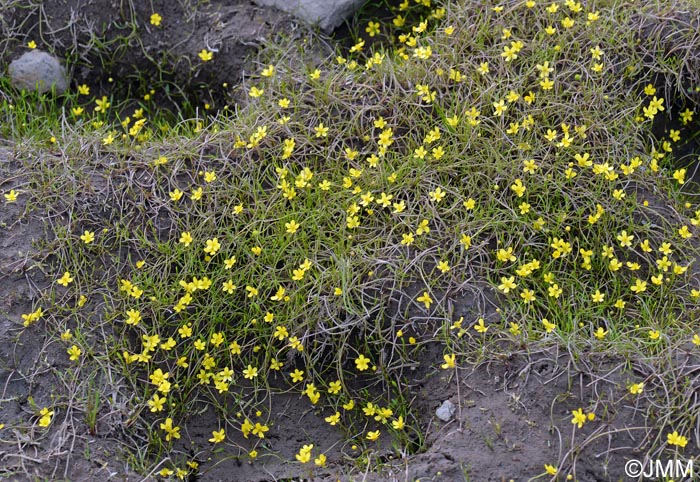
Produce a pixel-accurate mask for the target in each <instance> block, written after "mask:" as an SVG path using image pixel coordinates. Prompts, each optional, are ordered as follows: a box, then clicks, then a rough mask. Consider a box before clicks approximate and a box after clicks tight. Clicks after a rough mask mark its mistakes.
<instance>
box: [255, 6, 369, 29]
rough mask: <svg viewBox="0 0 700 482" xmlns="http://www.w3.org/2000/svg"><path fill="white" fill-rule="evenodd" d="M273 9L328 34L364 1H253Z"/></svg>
mask: <svg viewBox="0 0 700 482" xmlns="http://www.w3.org/2000/svg"><path fill="white" fill-rule="evenodd" d="M254 1H255V2H256V3H258V4H260V5H264V6H266V7H275V8H279V9H280V10H283V11H285V12H287V13H290V14H292V15H295V16H297V17H299V18H300V19H302V20H304V21H306V22H308V23H310V24H312V25H318V26H319V27H321V29H322V30H324V31H326V32H329V31H331V30H333V29H334V28H335V27H337V26H339V25H340V24H341V23H343V21H344V20H345V19H346V18H348V17H349V16H350V15H352V14H353V13H354V12H355V11H356V10H357V9H358V8H360V7H361V6H362V4H363V3H365V0H254Z"/></svg>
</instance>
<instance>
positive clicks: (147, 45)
mask: <svg viewBox="0 0 700 482" xmlns="http://www.w3.org/2000/svg"><path fill="white" fill-rule="evenodd" d="M153 13H158V14H159V15H160V16H161V17H162V22H161V24H160V26H154V25H152V24H151V23H150V17H151V14H153ZM0 16H1V17H2V19H3V22H2V23H0V30H1V31H2V39H3V40H1V41H0V53H1V54H2V55H1V57H2V62H3V63H5V64H7V63H9V62H10V61H11V60H12V59H14V58H15V57H18V56H19V55H21V54H22V53H23V52H24V51H26V50H27V47H26V45H27V43H28V42H29V41H30V40H34V41H35V42H36V43H37V48H39V49H43V50H47V51H49V52H51V53H53V54H54V55H57V56H58V57H59V58H61V59H64V60H65V63H66V64H67V67H68V70H69V73H70V75H71V78H72V88H73V89H77V86H78V85H81V84H87V85H88V86H90V87H91V94H94V95H96V96H97V97H99V96H102V95H106V96H108V97H111V96H115V97H116V98H118V99H131V98H137V99H143V96H144V95H146V94H148V93H149V92H150V91H151V90H154V91H155V92H154V94H153V95H152V98H153V101H154V102H156V103H157V104H158V105H159V106H161V107H164V108H169V109H171V110H173V111H175V112H181V111H184V113H192V112H194V109H195V108H196V107H198V106H199V107H200V108H201V106H202V105H204V103H209V104H210V106H211V108H212V109H215V108H221V107H223V105H224V104H225V103H226V102H227V100H228V98H229V96H230V94H231V90H232V88H233V87H235V86H236V85H237V84H238V83H239V82H240V80H241V79H242V78H243V77H244V76H246V75H248V73H249V72H251V71H252V70H253V69H252V68H250V67H249V66H247V65H246V61H247V59H249V58H250V57H251V56H252V55H253V54H255V52H256V51H257V49H258V48H259V47H260V46H261V45H263V44H265V43H267V42H270V41H272V40H275V41H277V42H280V43H282V44H285V43H290V45H291V42H292V41H294V40H298V37H299V34H300V33H301V32H302V31H303V30H304V29H303V28H302V27H301V26H300V25H298V23H297V22H296V21H295V20H294V19H293V18H291V17H290V16H288V15H286V14H284V13H283V12H280V11H278V10H275V9H267V8H261V7H258V6H256V5H255V4H254V3H252V2H251V1H246V0H232V1H224V0H214V1H211V2H201V4H194V3H192V2H175V1H173V2H170V1H162V0H161V1H152V2H115V1H111V0H88V1H85V0H61V1H52V2H39V3H37V2H32V1H29V0H26V1H20V2H2V4H0ZM202 49H208V50H210V51H212V52H214V58H213V59H212V60H211V61H208V62H202V61H201V60H200V58H199V57H198V53H199V52H200V51H201V50H202ZM224 84H226V86H225V85H224ZM137 107H138V106H137Z"/></svg>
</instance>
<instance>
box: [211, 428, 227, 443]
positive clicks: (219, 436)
mask: <svg viewBox="0 0 700 482" xmlns="http://www.w3.org/2000/svg"><path fill="white" fill-rule="evenodd" d="M211 435H212V437H211V438H210V439H209V441H210V442H211V443H215V444H218V443H219V442H223V441H224V439H226V432H225V431H224V429H223V428H222V429H221V430H219V431H218V432H217V431H216V430H214V431H213V432H212V433H211Z"/></svg>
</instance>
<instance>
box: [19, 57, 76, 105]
mask: <svg viewBox="0 0 700 482" xmlns="http://www.w3.org/2000/svg"><path fill="white" fill-rule="evenodd" d="M7 70H8V74H9V75H10V80H11V81H12V85H14V86H15V87H16V88H17V89H20V90H29V91H34V90H36V91H38V92H40V93H43V92H48V91H49V90H51V87H52V86H55V88H56V93H58V94H62V93H64V92H65V91H66V90H67V89H68V78H67V77H66V69H65V68H64V67H63V66H62V65H61V63H60V62H59V61H58V59H57V58H56V57H54V56H53V55H50V54H47V53H46V52H42V51H41V50H30V51H29V52H27V53H25V54H24V55H22V56H21V57H19V58H17V59H15V60H13V61H12V62H11V63H10V66H9V67H8V69H7Z"/></svg>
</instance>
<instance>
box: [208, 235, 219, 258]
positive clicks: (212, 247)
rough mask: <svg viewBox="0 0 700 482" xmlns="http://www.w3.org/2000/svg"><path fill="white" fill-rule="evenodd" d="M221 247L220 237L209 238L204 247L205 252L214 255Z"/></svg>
mask: <svg viewBox="0 0 700 482" xmlns="http://www.w3.org/2000/svg"><path fill="white" fill-rule="evenodd" d="M219 249H221V244H219V240H218V238H213V239H207V241H206V246H205V247H204V252H205V253H207V254H208V255H209V256H214V255H215V254H216V253H218V252H219Z"/></svg>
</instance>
